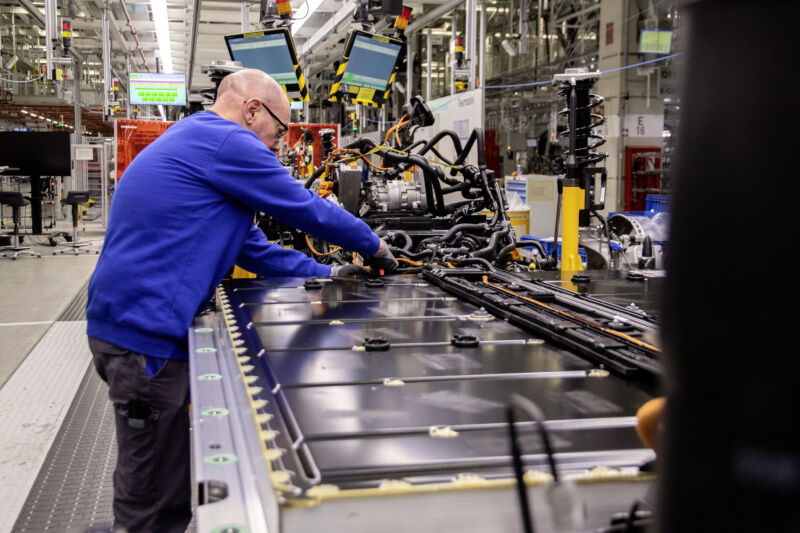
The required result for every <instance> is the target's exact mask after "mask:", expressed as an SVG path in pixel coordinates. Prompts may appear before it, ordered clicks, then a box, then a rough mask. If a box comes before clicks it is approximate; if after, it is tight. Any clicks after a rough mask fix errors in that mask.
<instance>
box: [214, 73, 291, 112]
mask: <svg viewBox="0 0 800 533" xmlns="http://www.w3.org/2000/svg"><path fill="white" fill-rule="evenodd" d="M250 98H258V99H260V100H265V102H264V103H266V104H267V105H269V104H270V103H275V104H277V103H278V102H279V101H280V100H283V99H286V95H285V94H284V93H283V89H281V86H280V85H279V84H278V82H277V81H275V80H273V79H272V78H271V77H270V76H269V75H267V74H265V73H264V72H262V71H260V70H256V69H252V68H246V69H243V70H240V71H239V72H234V73H233V74H228V75H227V76H225V78H223V79H222V83H220V84H219V90H218V91H217V101H220V100H229V99H235V100H249V99H250Z"/></svg>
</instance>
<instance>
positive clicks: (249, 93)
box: [211, 68, 291, 150]
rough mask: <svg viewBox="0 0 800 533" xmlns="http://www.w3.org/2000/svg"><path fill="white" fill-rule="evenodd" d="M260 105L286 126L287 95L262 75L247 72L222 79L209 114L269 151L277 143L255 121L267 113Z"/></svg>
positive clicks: (251, 70) (257, 121) (257, 72)
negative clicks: (252, 137)
mask: <svg viewBox="0 0 800 533" xmlns="http://www.w3.org/2000/svg"><path fill="white" fill-rule="evenodd" d="M262 103H263V104H264V105H266V106H267V107H268V108H269V110H270V111H271V112H272V113H274V114H275V115H276V116H277V117H278V118H279V119H280V120H281V121H282V122H283V123H284V124H288V123H289V119H290V118H291V110H290V108H289V99H288V98H286V93H285V92H284V91H283V89H282V88H281V86H280V84H278V82H276V81H275V80H273V79H272V78H271V77H269V76H268V75H267V74H265V73H264V72H262V71H260V70H256V69H250V68H248V69H243V70H240V71H238V72H234V73H233V74H228V75H227V76H225V78H223V80H222V82H221V83H220V84H219V89H218V90H217V100H216V102H214V106H213V107H212V108H211V111H213V112H214V113H216V114H218V115H219V116H221V117H222V118H225V119H228V120H230V121H233V122H236V123H238V124H241V125H242V126H244V127H245V128H247V129H249V130H251V131H253V132H255V133H256V134H257V135H258V136H259V137H260V138H261V139H262V141H264V143H265V144H266V145H267V146H269V147H271V148H272V147H273V146H277V144H276V143H277V142H278V141H279V139H278V140H276V139H272V138H270V137H269V133H270V132H269V131H268V130H267V129H265V128H264V127H262V126H263V123H259V120H257V119H258V116H257V115H258V114H259V113H264V112H266V111H264V110H263V109H262V108H261V104H262ZM270 120H272V119H270ZM272 149H273V150H274V148H272Z"/></svg>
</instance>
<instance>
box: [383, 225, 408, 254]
mask: <svg viewBox="0 0 800 533" xmlns="http://www.w3.org/2000/svg"><path fill="white" fill-rule="evenodd" d="M375 234H376V235H378V237H383V236H384V235H386V236H387V237H389V238H390V240H391V238H392V236H394V235H398V236H400V237H402V238H403V241H405V244H404V245H403V246H401V247H400V248H401V249H403V250H405V251H406V252H407V251H408V250H410V249H411V245H412V244H413V243H414V242H413V241H412V240H411V236H410V235H409V234H408V233H406V232H405V231H403V230H399V229H393V230H384V231H380V232H378V231H376V232H375Z"/></svg>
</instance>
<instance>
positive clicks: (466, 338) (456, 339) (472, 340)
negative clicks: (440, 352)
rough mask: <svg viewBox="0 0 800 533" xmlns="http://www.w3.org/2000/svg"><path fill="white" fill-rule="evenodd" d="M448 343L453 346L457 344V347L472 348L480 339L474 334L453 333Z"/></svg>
mask: <svg viewBox="0 0 800 533" xmlns="http://www.w3.org/2000/svg"><path fill="white" fill-rule="evenodd" d="M450 343H451V344H452V345H453V346H458V347H459V348H474V347H476V346H478V345H479V344H480V340H478V337H476V336H475V335H459V334H456V335H453V338H452V339H450Z"/></svg>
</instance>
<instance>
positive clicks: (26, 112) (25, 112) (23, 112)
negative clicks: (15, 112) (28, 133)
mask: <svg viewBox="0 0 800 533" xmlns="http://www.w3.org/2000/svg"><path fill="white" fill-rule="evenodd" d="M20 113H22V114H23V115H27V114H28V110H27V109H20Z"/></svg>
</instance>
